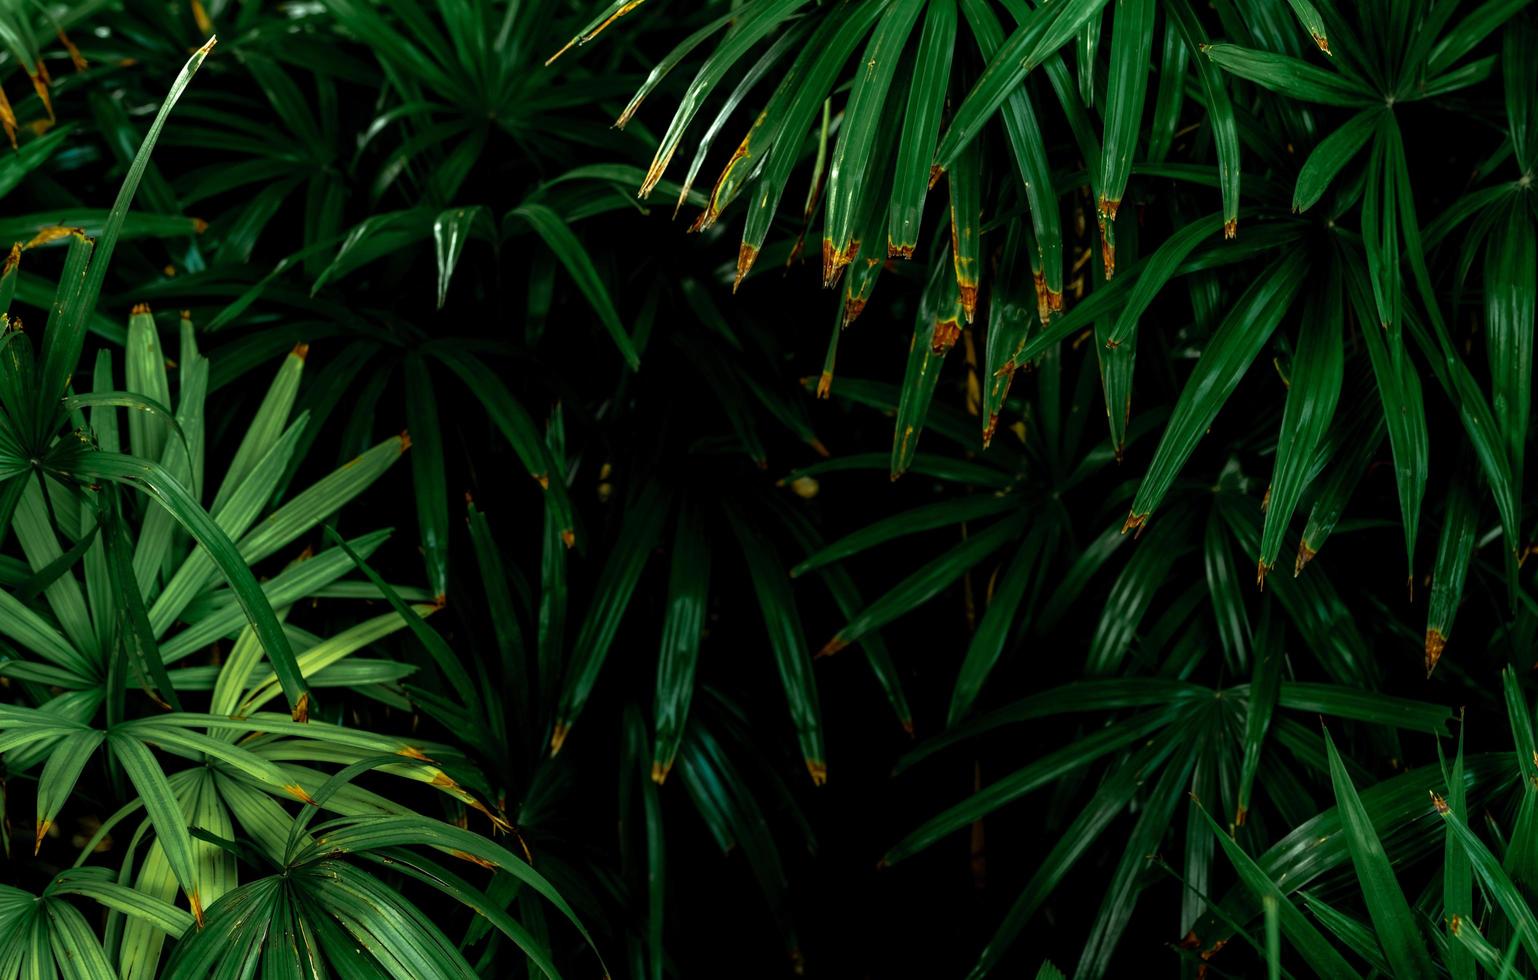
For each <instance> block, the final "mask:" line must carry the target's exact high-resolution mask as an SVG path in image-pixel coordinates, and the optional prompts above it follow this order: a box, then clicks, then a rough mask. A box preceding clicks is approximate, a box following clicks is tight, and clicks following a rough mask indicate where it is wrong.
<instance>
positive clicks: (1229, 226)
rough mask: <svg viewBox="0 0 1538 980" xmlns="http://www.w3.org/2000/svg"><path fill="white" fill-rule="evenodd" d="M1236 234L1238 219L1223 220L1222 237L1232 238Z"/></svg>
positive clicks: (1237, 231) (1237, 232)
mask: <svg viewBox="0 0 1538 980" xmlns="http://www.w3.org/2000/svg"><path fill="white" fill-rule="evenodd" d="M1237 234H1239V219H1238V218H1229V219H1228V220H1227V221H1225V222H1223V237H1224V238H1233V237H1234V236H1235V235H1237Z"/></svg>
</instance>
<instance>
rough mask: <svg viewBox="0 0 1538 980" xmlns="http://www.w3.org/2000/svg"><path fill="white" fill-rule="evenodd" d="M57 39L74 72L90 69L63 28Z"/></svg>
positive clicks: (60, 29) (59, 31)
mask: <svg viewBox="0 0 1538 980" xmlns="http://www.w3.org/2000/svg"><path fill="white" fill-rule="evenodd" d="M199 29H200V30H201V29H202V28H201V27H200V28H199ZM58 38H59V43H60V44H62V45H64V50H65V51H67V52H69V62H70V64H72V65H74V66H75V70H76V71H85V70H86V69H87V68H89V67H90V65H88V64H87V63H86V60H85V59H84V58H83V57H81V56H80V49H79V48H77V47H75V42H74V41H71V40H70V39H69V35H68V34H65V33H64V28H62V27H61V28H59V30H58Z"/></svg>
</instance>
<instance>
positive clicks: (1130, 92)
mask: <svg viewBox="0 0 1538 980" xmlns="http://www.w3.org/2000/svg"><path fill="white" fill-rule="evenodd" d="M1154 7H1155V4H1154V0H1116V3H1115V5H1114V8H1113V9H1114V10H1115V14H1114V15H1113V17H1112V20H1111V74H1110V78H1109V80H1108V81H1107V83H1106V107H1105V137H1104V142H1103V145H1102V147H1101V153H1100V188H1099V192H1100V199H1099V201H1097V202H1096V206H1097V209H1098V210H1099V213H1100V217H1101V220H1102V221H1104V222H1109V221H1114V220H1115V219H1116V212H1117V209H1118V208H1119V207H1120V206H1121V198H1122V194H1123V192H1124V191H1125V190H1126V187H1127V177H1128V176H1129V175H1130V174H1131V173H1132V158H1133V156H1134V155H1135V154H1136V152H1137V143H1138V138H1139V136H1140V135H1141V131H1142V123H1143V102H1144V100H1145V97H1146V95H1147V91H1148V69H1149V65H1150V60H1151V58H1152V55H1153V34H1154V32H1153V21H1154ZM1106 275H1107V277H1109V276H1110V275H1111V269H1110V268H1109V267H1108V268H1107V269H1106Z"/></svg>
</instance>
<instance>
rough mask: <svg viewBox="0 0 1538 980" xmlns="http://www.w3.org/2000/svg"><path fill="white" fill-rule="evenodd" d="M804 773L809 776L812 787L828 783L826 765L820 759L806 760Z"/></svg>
mask: <svg viewBox="0 0 1538 980" xmlns="http://www.w3.org/2000/svg"><path fill="white" fill-rule="evenodd" d="M806 771H807V772H808V773H810V774H811V777H812V785H813V786H821V785H823V784H824V783H826V782H827V781H828V764H827V763H825V762H823V761H822V760H821V759H811V758H809V759H807V760H806Z"/></svg>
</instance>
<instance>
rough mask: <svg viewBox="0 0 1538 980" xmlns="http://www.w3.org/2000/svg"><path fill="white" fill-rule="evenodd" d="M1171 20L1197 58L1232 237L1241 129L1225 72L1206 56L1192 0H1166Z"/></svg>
mask: <svg viewBox="0 0 1538 980" xmlns="http://www.w3.org/2000/svg"><path fill="white" fill-rule="evenodd" d="M1165 10H1166V12H1167V14H1168V16H1169V20H1170V22H1171V23H1173V25H1174V27H1175V28H1176V30H1178V31H1179V32H1180V37H1181V40H1182V41H1184V42H1185V45H1186V48H1187V49H1188V51H1189V52H1190V54H1191V57H1192V58H1193V59H1194V64H1195V65H1196V75H1197V78H1198V79H1199V80H1200V81H1201V83H1202V94H1203V96H1204V101H1205V104H1206V108H1207V122H1208V125H1210V126H1211V127H1212V138H1213V144H1214V146H1215V148H1216V151H1217V157H1218V187H1219V188H1220V190H1221V192H1222V195H1223V236H1224V237H1225V238H1233V237H1234V235H1235V234H1236V233H1237V231H1238V227H1239V127H1238V123H1237V121H1236V120H1235V117H1234V107H1233V102H1232V101H1231V100H1230V99H1229V97H1228V89H1227V88H1226V87H1225V85H1224V82H1223V73H1222V72H1221V71H1219V70H1218V68H1217V66H1216V65H1214V64H1213V63H1212V61H1211V59H1209V58H1207V57H1205V56H1204V55H1203V53H1202V52H1203V50H1204V45H1205V44H1206V41H1205V38H1206V34H1205V32H1204V31H1203V30H1202V26H1201V22H1200V21H1199V20H1197V17H1196V12H1195V10H1193V9H1192V8H1191V4H1190V0H1166V2H1165Z"/></svg>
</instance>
